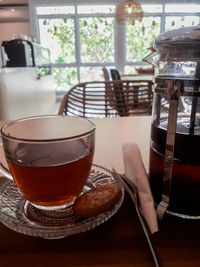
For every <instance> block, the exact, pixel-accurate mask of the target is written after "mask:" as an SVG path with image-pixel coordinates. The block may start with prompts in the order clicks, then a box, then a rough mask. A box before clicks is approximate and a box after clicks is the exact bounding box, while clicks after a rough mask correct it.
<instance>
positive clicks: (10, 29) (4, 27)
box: [0, 22, 31, 44]
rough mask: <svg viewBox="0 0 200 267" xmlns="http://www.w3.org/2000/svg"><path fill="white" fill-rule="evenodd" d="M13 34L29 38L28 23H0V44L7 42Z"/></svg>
mask: <svg viewBox="0 0 200 267" xmlns="http://www.w3.org/2000/svg"><path fill="white" fill-rule="evenodd" d="M13 34H24V35H28V36H31V32H30V23H29V22H2V23H0V44H1V43H2V41H8V40H10V39H11V37H12V35H13Z"/></svg>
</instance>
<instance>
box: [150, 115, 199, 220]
mask: <svg viewBox="0 0 200 267" xmlns="http://www.w3.org/2000/svg"><path fill="white" fill-rule="evenodd" d="M166 129H167V121H166V120H163V121H161V123H160V125H159V126H156V125H155V124H152V132H151V139H152V146H151V151H150V171H149V178H150V186H151V190H152V194H153V197H154V200H155V202H156V203H157V204H158V203H159V202H160V201H161V195H162V188H163V182H162V181H163V172H164V153H165V144H166V133H167V131H166ZM199 192H200V128H199V127H196V129H195V131H194V134H189V127H188V119H187V118H182V119H179V120H178V121H177V132H176V137H175V150H174V161H173V171H172V182H171V193H170V202H169V207H168V210H169V211H172V212H175V213H179V214H182V215H189V216H200V193H199Z"/></svg>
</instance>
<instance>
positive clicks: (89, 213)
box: [73, 184, 122, 218]
mask: <svg viewBox="0 0 200 267" xmlns="http://www.w3.org/2000/svg"><path fill="white" fill-rule="evenodd" d="M121 196H122V191H121V189H120V188H119V187H118V186H117V185H116V184H104V185H99V186H97V187H94V188H92V189H91V190H90V191H88V192H86V193H84V194H83V195H81V196H79V197H78V198H77V199H76V200H75V202H74V205H73V211H74V214H75V215H77V216H80V217H84V218H88V217H93V216H97V215H99V214H101V213H103V212H104V211H107V210H110V209H112V207H113V206H114V205H115V204H116V203H117V202H118V201H119V200H120V198H121Z"/></svg>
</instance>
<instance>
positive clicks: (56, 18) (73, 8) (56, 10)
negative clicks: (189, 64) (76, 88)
mask: <svg viewBox="0 0 200 267" xmlns="http://www.w3.org/2000/svg"><path fill="white" fill-rule="evenodd" d="M69 1H70V0H68V1H62V0H60V1H57V2H56V4H51V5H50V4H49V3H48V0H45V1H44V0H38V2H40V3H41V4H37V5H36V4H35V1H34V0H30V1H29V2H30V4H29V5H30V6H31V7H32V8H33V9H34V12H31V13H33V16H34V19H32V22H34V23H33V24H34V25H33V27H34V29H35V31H34V35H35V36H36V38H37V40H39V41H40V43H41V44H42V45H43V46H45V47H48V48H49V49H50V51H51V60H52V65H53V68H52V71H53V74H54V76H55V79H56V83H57V91H58V93H63V92H66V90H67V89H69V88H70V87H72V86H73V85H75V84H76V83H78V82H83V81H89V80H102V79H103V73H102V66H109V67H116V68H118V69H119V70H120V71H121V72H123V71H125V72H126V73H133V72H135V71H136V67H138V66H143V67H145V63H144V62H142V58H143V57H144V56H146V55H147V54H148V53H149V52H150V51H149V48H150V47H151V46H152V45H153V42H154V40H155V38H156V37H157V36H158V35H159V34H160V33H161V32H164V31H167V30H172V29H176V28H179V27H185V26H191V25H197V24H199V23H200V19H199V18H200V3H199V4H198V3H197V4H194V3H191V4H188V3H187V4H185V3H179V4H177V2H176V3H174V4H173V3H172V1H171V2H170V3H166V4H165V3H163V2H162V1H161V2H159V0H158V1H157V3H156V4H155V3H153V2H152V4H151V3H150V2H149V3H148V4H146V3H144V4H142V8H143V11H144V18H143V20H142V22H141V23H139V22H135V24H134V25H133V24H129V25H126V26H119V25H118V24H117V23H116V20H115V10H116V6H117V3H118V2H117V1H115V0H112V1H111V2H110V4H107V2H106V1H104V2H105V3H106V4H104V2H102V3H101V2H99V3H98V4H97V2H94V1H91V4H88V2H90V0H88V1H87V4H85V5H84V1H81V0H76V3H73V2H72V4H71V2H69ZM113 1H114V2H113ZM58 2H59V3H60V4H58ZM34 14H35V15H34ZM146 67H149V65H146Z"/></svg>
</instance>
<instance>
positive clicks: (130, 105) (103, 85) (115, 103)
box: [58, 81, 152, 118]
mask: <svg viewBox="0 0 200 267" xmlns="http://www.w3.org/2000/svg"><path fill="white" fill-rule="evenodd" d="M117 84H118V85H119V81H107V82H106V81H93V82H85V83H79V84H77V85H75V86H74V87H72V88H71V89H70V90H69V91H68V92H67V93H66V94H65V95H64V97H63V99H62V102H61V105H60V108H59V112H58V114H59V115H74V116H83V117H89V118H92V117H115V116H131V115H143V114H144V115H150V114H151V106H152V105H151V104H152V90H151V87H149V88H148V84H147V86H145V87H141V88H138V84H137V86H135V85H134V84H133V83H131V82H130V81H121V84H120V86H122V88H123V90H124V99H122V101H121V102H120V97H121V94H120V92H119V96H118V95H117V91H116V90H115V87H116V85H117ZM108 87H109V88H110V91H108V90H107V88H108ZM114 91H116V92H115V94H114ZM113 96H114V97H113ZM110 100H112V102H110ZM111 104H112V105H111ZM124 104H125V105H126V108H125V109H123V108H122V107H124Z"/></svg>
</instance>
